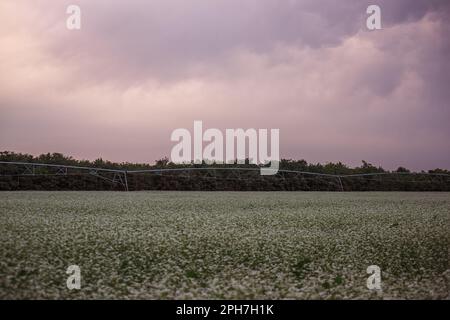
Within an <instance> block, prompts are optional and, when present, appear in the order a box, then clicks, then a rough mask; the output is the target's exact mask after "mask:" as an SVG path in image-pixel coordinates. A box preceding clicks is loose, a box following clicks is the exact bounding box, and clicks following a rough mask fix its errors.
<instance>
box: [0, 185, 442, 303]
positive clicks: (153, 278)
mask: <svg viewBox="0 0 450 320" xmlns="http://www.w3.org/2000/svg"><path fill="white" fill-rule="evenodd" d="M449 217H450V196H449V194H448V193H301V192H293V193H281V192H280V193H279V192H270V193H263V192H261V193H251V192H249V193H238V192H211V193H207V192H135V193H134V192H133V193H131V192H130V193H119V192H4V193H0V243H1V244H0V298H2V299H7V298H12V299H20V298H25V299H55V298H64V299H81V298H87V299H110V298H119V299H125V298H126V299H129V298H138V299H199V298H205V299H345V298H353V299H366V298H373V299H382V298H384V299H397V298H406V299H411V298H419V299H425V298H435V299H448V298H449V280H450V270H449V269H450V267H449V244H450V234H449V229H450V228H449ZM69 265H78V266H79V267H80V268H81V289H80V290H69V289H68V288H67V286H66V280H67V277H68V275H67V274H66V270H67V268H68V266H69ZM370 265H377V266H379V267H380V268H381V270H382V279H381V280H382V283H381V287H382V291H378V292H373V291H370V290H369V289H368V288H367V286H366V281H367V277H368V276H369V275H368V274H367V273H366V269H367V267H368V266H370Z"/></svg>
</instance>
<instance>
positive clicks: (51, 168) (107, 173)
mask: <svg viewBox="0 0 450 320" xmlns="http://www.w3.org/2000/svg"><path fill="white" fill-rule="evenodd" d="M0 165H7V166H16V167H19V168H21V169H22V171H21V172H19V173H15V174H1V173H0V177H5V176H38V175H39V176H55V175H56V176H69V175H73V173H72V172H77V171H78V172H79V171H81V172H85V173H86V174H89V175H92V176H95V177H98V178H100V179H103V180H106V181H108V182H110V183H112V184H119V185H120V186H122V187H123V188H124V190H125V191H129V187H128V175H131V174H146V173H147V174H159V175H162V174H163V173H180V172H181V173H190V172H194V171H203V172H209V173H212V174H213V177H215V173H216V172H218V171H231V172H232V173H233V174H235V175H236V176H237V177H238V178H241V177H240V172H243V171H244V172H251V171H258V172H259V171H260V168H243V167H186V168H157V169H148V170H121V169H106V168H97V167H82V166H70V165H59V164H48V163H34V162H13V161H0ZM41 168H46V170H45V171H46V172H45V173H41V172H38V171H39V170H38V169H41ZM285 174H298V175H309V176H316V177H328V178H331V179H336V181H337V182H338V185H339V187H340V189H341V191H344V187H343V184H342V179H343V178H357V177H381V176H386V175H412V176H414V175H415V176H425V175H426V176H440V177H446V178H450V174H445V173H426V172H421V173H410V172H380V173H362V174H351V175H339V174H325V173H316V172H308V171H297V170H278V173H277V174H276V176H280V177H282V178H283V179H284V178H285V176H284V175H285Z"/></svg>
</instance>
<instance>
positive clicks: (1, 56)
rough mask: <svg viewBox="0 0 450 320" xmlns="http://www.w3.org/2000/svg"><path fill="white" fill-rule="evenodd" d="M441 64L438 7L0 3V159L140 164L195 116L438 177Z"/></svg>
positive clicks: (315, 1) (278, 2)
mask: <svg viewBox="0 0 450 320" xmlns="http://www.w3.org/2000/svg"><path fill="white" fill-rule="evenodd" d="M71 4H75V5H78V6H79V7H80V8H81V23H82V25H81V29H80V30H68V29H67V28H66V19H67V18H68V15H67V14H66V8H67V6H69V5H71ZM370 4H376V5H379V6H380V8H381V19H382V30H374V31H370V30H368V29H367V27H366V19H367V17H368V15H367V13H366V8H367V7H368V5H370ZM449 57H450V1H448V0H442V1H441V0H371V1H366V0H189V1H188V0H147V1H144V0H129V1H121V0H70V1H64V0H62V1H61V0H59V1H55V0H2V1H0V150H3V151H4V150H9V151H15V152H22V153H31V154H35V155H37V154H40V153H47V152H61V153H64V154H66V155H71V156H73V157H75V158H78V159H91V160H93V159H96V158H100V157H102V158H103V159H108V160H112V161H119V162H122V161H129V162H150V163H153V162H154V161H155V160H157V159H160V158H162V157H164V156H170V153H171V149H172V147H173V146H174V144H175V143H174V142H171V141H170V136H171V133H172V131H173V130H175V129H178V128H186V129H189V130H190V131H191V132H192V130H193V122H194V121H195V120H201V121H203V126H204V128H205V129H207V128H219V129H221V130H225V129H227V128H230V129H233V128H244V129H248V128H255V129H264V128H266V129H271V128H276V129H279V130H280V152H281V156H282V158H293V159H305V160H307V161H308V162H312V163H316V162H321V163H326V162H337V161H341V162H343V163H345V164H348V165H350V166H355V165H360V164H361V160H366V161H368V162H370V163H373V164H374V165H381V166H383V167H384V168H386V169H395V168H397V167H398V166H404V167H407V168H410V169H413V170H428V169H434V168H437V167H440V168H447V169H450V125H449V120H450V104H449V102H450V90H449V89H450V86H449V84H450V58H449Z"/></svg>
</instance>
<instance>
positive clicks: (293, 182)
mask: <svg viewBox="0 0 450 320" xmlns="http://www.w3.org/2000/svg"><path fill="white" fill-rule="evenodd" d="M0 161H10V162H11V161H15V162H27V163H47V164H57V165H70V166H81V167H94V168H106V169H117V170H151V169H175V168H186V167H190V168H196V167H197V168H199V167H202V168H212V167H216V168H230V167H233V166H234V167H240V168H242V167H245V168H254V169H257V168H258V167H257V166H255V165H251V164H248V161H247V164H239V165H238V164H234V165H223V164H206V163H203V164H201V165H195V164H189V165H178V164H174V163H172V162H170V161H169V160H168V159H167V158H164V159H161V160H158V161H156V162H155V164H153V165H151V164H140V163H128V162H126V163H114V162H111V161H106V160H103V159H97V160H95V161H88V160H76V159H74V158H72V157H68V156H64V155H63V154H60V153H53V154H50V153H48V154H42V155H40V156H36V157H34V156H32V155H29V154H20V153H14V152H0ZM280 169H281V170H291V171H302V172H306V173H320V174H330V175H343V176H346V175H355V174H370V173H382V174H383V175H381V176H358V177H348V176H347V177H342V178H340V179H339V178H336V177H332V176H331V177H326V176H314V175H308V174H297V173H288V172H284V173H283V172H282V173H279V174H277V175H275V176H265V177H262V176H260V175H259V171H257V170H255V171H239V172H235V171H232V170H223V171H221V170H218V171H193V172H189V173H187V172H185V171H180V172H170V173H167V172H156V173H155V172H154V173H150V174H130V175H128V177H127V178H128V179H127V180H128V185H129V189H130V190H135V191H137V190H218V191H298V190H305V191H342V190H345V191H450V172H449V171H448V170H443V169H435V170H430V171H428V172H416V173H413V172H410V170H408V169H406V168H403V167H399V168H398V169H397V170H396V171H393V172H391V171H387V170H385V169H383V168H381V167H376V166H374V165H372V164H370V163H367V162H366V161H363V162H362V165H361V166H360V167H355V168H350V167H348V166H347V165H345V164H342V163H340V162H339V163H327V164H320V163H318V164H310V163H307V162H306V161H305V160H291V159H283V160H281V162H280ZM56 170H57V168H56V169H55V168H53V169H52V168H39V169H38V170H37V172H35V174H34V175H30V174H28V175H23V173H24V168H23V166H11V165H1V164H0V190H123V189H124V186H123V185H121V184H119V183H111V181H109V180H112V178H113V177H112V175H113V174H110V176H108V175H106V177H107V178H108V179H109V180H108V179H104V177H103V178H102V177H98V176H95V175H94V176H93V175H90V174H89V172H86V171H81V170H76V169H72V170H70V174H69V175H61V174H57V171H56Z"/></svg>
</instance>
